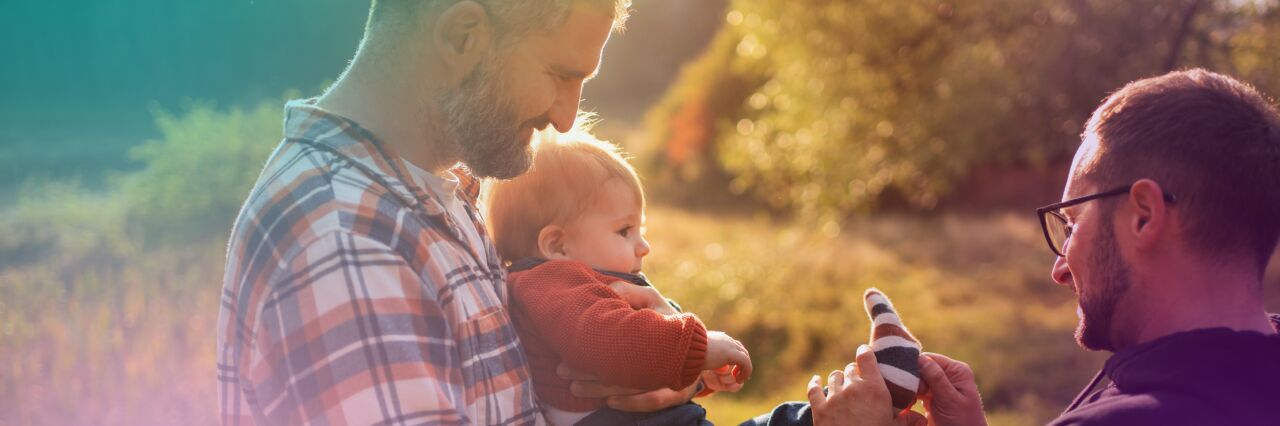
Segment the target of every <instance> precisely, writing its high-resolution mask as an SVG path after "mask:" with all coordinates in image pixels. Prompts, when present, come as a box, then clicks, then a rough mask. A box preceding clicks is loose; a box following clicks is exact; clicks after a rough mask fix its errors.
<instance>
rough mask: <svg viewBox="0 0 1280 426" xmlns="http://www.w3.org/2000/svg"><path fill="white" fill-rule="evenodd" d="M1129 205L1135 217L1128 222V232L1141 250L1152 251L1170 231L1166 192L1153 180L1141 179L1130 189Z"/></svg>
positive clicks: (1131, 217) (1127, 201)
mask: <svg viewBox="0 0 1280 426" xmlns="http://www.w3.org/2000/svg"><path fill="white" fill-rule="evenodd" d="M1125 202H1126V203H1128V206H1129V207H1130V209H1131V211H1132V213H1133V215H1132V216H1130V219H1129V221H1128V231H1129V232H1131V233H1132V235H1133V236H1134V237H1135V241H1136V243H1137V246H1138V248H1139V249H1150V248H1152V247H1155V245H1156V244H1157V243H1159V241H1160V238H1161V237H1162V236H1163V234H1164V232H1165V230H1166V229H1169V219H1170V218H1169V213H1170V212H1169V209H1168V205H1167V203H1166V202H1165V199H1164V190H1163V189H1162V188H1160V184H1158V183H1156V182H1155V181H1153V180H1151V179H1140V180H1138V181H1137V182H1136V183H1134V184H1133V186H1132V187H1130V188H1129V197H1128V199H1127V200H1126V201H1125Z"/></svg>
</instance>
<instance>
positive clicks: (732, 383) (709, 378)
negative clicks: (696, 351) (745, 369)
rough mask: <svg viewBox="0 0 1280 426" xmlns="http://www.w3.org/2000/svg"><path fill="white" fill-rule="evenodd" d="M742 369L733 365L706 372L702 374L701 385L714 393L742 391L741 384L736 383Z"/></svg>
mask: <svg viewBox="0 0 1280 426" xmlns="http://www.w3.org/2000/svg"><path fill="white" fill-rule="evenodd" d="M741 372H742V369H740V368H738V367H737V366H733V365H725V366H723V367H720V368H717V369H714V370H706V371H703V372H702V384H703V385H706V387H707V389H711V390H713V391H716V392H737V391H740V390H742V382H739V381H738V377H737V376H738V375H740V374H741Z"/></svg>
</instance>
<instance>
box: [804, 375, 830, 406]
mask: <svg viewBox="0 0 1280 426" xmlns="http://www.w3.org/2000/svg"><path fill="white" fill-rule="evenodd" d="M808 395H809V406H810V407H812V408H813V409H818V407H821V406H824V405H826V403H827V395H826V394H824V393H822V379H820V378H818V375H817V374H814V375H813V378H812V379H809V392H808Z"/></svg>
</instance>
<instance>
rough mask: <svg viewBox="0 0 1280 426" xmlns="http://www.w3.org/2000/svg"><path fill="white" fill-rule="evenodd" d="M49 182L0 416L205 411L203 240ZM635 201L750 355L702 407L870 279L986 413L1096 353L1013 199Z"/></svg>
mask: <svg viewBox="0 0 1280 426" xmlns="http://www.w3.org/2000/svg"><path fill="white" fill-rule="evenodd" d="M54 195H55V196H54V197H52V198H49V199H32V200H25V201H24V202H23V203H21V204H20V206H19V207H18V208H14V209H10V210H7V211H4V212H3V213H0V229H3V230H4V232H0V258H2V259H5V261H4V262H0V425H28V424H33V425H40V424H108V425H110V424H186V425H203V424H213V423H215V422H216V420H215V409H216V401H217V395H216V392H215V382H214V346H215V345H214V324H215V320H216V316H217V303H216V300H217V298H216V295H217V294H218V290H219V287H220V277H221V275H222V265H223V243H222V241H206V242H203V243H196V244H188V245H181V246H171V247H164V248H153V249H147V248H143V247H141V246H139V245H138V244H135V243H133V242H131V239H130V238H128V237H127V236H126V235H123V234H122V233H121V232H120V231H119V229H122V228H121V224H120V223H119V214H118V212H119V211H120V208H121V207H120V205H119V202H118V201H117V200H112V199H109V198H101V197H100V198H95V197H94V196H85V195H77V194H75V193H73V192H68V193H66V194H62V195H57V194H54ZM41 200H45V201H41ZM42 203H44V204H42ZM649 216H650V217H649V220H650V223H649V229H650V231H649V238H650V241H651V243H652V245H653V253H652V254H651V256H650V258H649V259H648V263H647V265H646V270H647V273H648V274H649V275H650V276H651V278H653V280H654V282H655V283H656V284H657V285H658V286H659V288H661V289H662V291H663V292H664V293H665V294H666V295H668V296H670V297H672V298H675V299H677V300H679V301H680V302H682V303H683V304H684V306H685V307H686V309H688V310H689V311H692V312H695V313H697V314H699V315H700V316H701V317H702V318H703V319H704V320H705V322H706V323H707V324H708V325H709V327H711V328H713V329H720V330H724V331H727V332H729V333H730V334H732V335H734V336H736V337H738V338H740V339H741V340H743V342H744V343H745V344H746V345H747V346H748V348H749V349H750V350H751V353H752V356H753V359H754V360H755V364H756V375H755V376H754V377H753V379H752V380H751V382H749V383H748V385H747V387H746V388H745V389H744V390H743V391H742V392H741V393H738V394H728V395H715V396H712V397H709V398H707V399H705V400H703V401H702V402H703V403H704V404H705V405H706V406H707V407H708V409H709V411H710V413H711V415H712V419H713V420H714V421H715V422H716V423H717V424H736V423H737V422H738V421H741V420H743V419H745V418H747V417H750V416H752V415H755V414H759V413H763V412H765V411H767V410H768V409H770V408H771V407H773V406H774V405H776V404H777V403H779V402H782V401H784V400H796V399H802V398H803V396H804V390H803V386H804V383H805V382H806V380H807V378H808V377H810V376H811V375H812V374H815V373H817V374H823V373H825V372H829V371H831V370H832V369H836V368H839V367H842V366H843V365H844V364H845V363H847V362H848V361H850V360H851V359H852V356H853V354H854V352H855V350H856V348H857V346H858V345H859V344H861V343H863V342H865V341H866V339H867V331H868V324H867V320H866V316H865V313H864V312H863V310H862V307H861V300H860V296H861V294H862V291H863V289H865V288H866V287H870V286H876V287H879V288H880V289H882V290H884V291H885V292H886V293H887V294H889V295H890V297H892V298H893V300H894V302H895V304H896V305H897V306H898V308H899V311H900V312H901V314H902V316H903V318H904V320H905V321H906V322H907V324H908V326H910V327H911V328H912V329H913V331H914V332H915V333H916V335H917V336H919V337H920V338H921V340H922V341H923V342H924V346H925V348H926V350H931V351H936V352H941V353H946V354H949V355H952V356H954V357H957V358H960V359H963V360H966V361H968V362H969V363H970V364H971V365H972V366H973V367H974V369H975V371H977V374H978V380H979V385H980V388H981V391H982V392H983V396H984V398H985V400H986V403H987V408H988V411H989V413H991V415H992V420H993V422H992V423H993V424H1010V425H1012V424H1031V423H1036V422H1042V421H1044V420H1046V419H1048V418H1050V417H1051V416H1052V415H1053V414H1054V413H1055V412H1057V411H1058V410H1060V409H1061V407H1062V406H1063V405H1064V404H1065V403H1066V402H1067V400H1068V399H1069V398H1070V397H1071V396H1072V395H1073V394H1074V393H1075V392H1076V391H1077V389H1078V388H1079V387H1080V386H1081V385H1083V383H1084V382H1085V381H1086V380H1087V379H1088V378H1089V376H1090V375H1091V373H1092V372H1093V370H1094V369H1095V368H1097V367H1098V366H1099V365H1100V364H1101V361H1102V359H1103V358H1104V356H1103V355H1102V354H1090V353H1085V352H1083V351H1081V350H1079V349H1078V348H1077V347H1076V346H1075V344H1074V342H1073V341H1072V339H1071V330H1072V328H1073V327H1074V324H1075V313H1074V311H1075V304H1074V299H1073V296H1072V295H1071V293H1070V292H1069V291H1068V290H1066V289H1064V288H1061V287H1058V286H1056V285H1054V284H1052V283H1051V282H1050V281H1049V279H1048V272H1047V271H1048V267H1049V262H1050V261H1051V260H1052V258H1051V256H1050V255H1049V254H1048V251H1047V249H1046V248H1045V247H1043V242H1042V241H1041V240H1040V238H1041V237H1040V234H1039V229H1038V227H1037V224H1036V223H1034V222H1033V221H1032V220H1031V218H1030V215H1026V214H1018V215H1014V214H994V215H989V216H968V217H964V216H946V215H943V216H930V217H908V216H895V217H888V216H877V217H870V218H865V219H857V220H852V221H850V222H848V223H845V224H842V225H839V226H837V224H835V223H826V224H821V223H820V224H804V225H803V226H796V225H795V224H788V223H785V222H779V221H775V220H772V219H769V218H768V217H765V216H755V215H751V214H738V213H706V212H701V213H700V212H690V211H686V210H682V209H679V208H675V207H669V206H655V207H652V208H651V211H650V212H649ZM19 253H27V254H25V255H23V256H17V254H19ZM32 253H34V254H32ZM1275 278H1276V277H1275V275H1274V274H1273V275H1272V279H1270V280H1269V286H1270V290H1269V291H1270V294H1271V295H1272V296H1273V300H1272V301H1271V302H1272V303H1271V304H1270V305H1269V306H1270V307H1271V308H1272V309H1275V308H1276V307H1277V306H1280V305H1278V304H1277V303H1274V302H1276V300H1274V296H1275V295H1276V293H1277V290H1280V288H1277V287H1278V286H1277V285H1276V284H1277V282H1278V281H1280V280H1277V279H1275Z"/></svg>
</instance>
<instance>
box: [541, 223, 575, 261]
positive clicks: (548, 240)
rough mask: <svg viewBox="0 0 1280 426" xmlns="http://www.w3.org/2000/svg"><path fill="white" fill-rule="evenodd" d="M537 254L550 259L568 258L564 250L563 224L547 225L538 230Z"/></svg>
mask: <svg viewBox="0 0 1280 426" xmlns="http://www.w3.org/2000/svg"><path fill="white" fill-rule="evenodd" d="M538 255H539V256H542V257H543V258H545V259H552V260H563V259H568V258H569V256H568V255H566V254H565V252H564V227H563V226H560V225H547V226H544V227H542V230H541V231H538Z"/></svg>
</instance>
